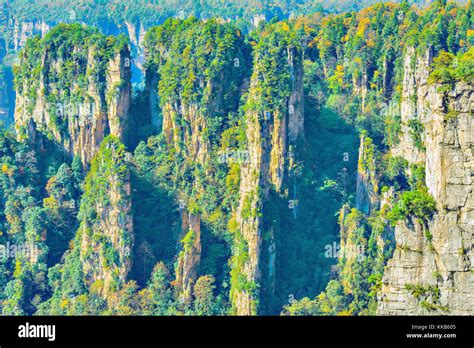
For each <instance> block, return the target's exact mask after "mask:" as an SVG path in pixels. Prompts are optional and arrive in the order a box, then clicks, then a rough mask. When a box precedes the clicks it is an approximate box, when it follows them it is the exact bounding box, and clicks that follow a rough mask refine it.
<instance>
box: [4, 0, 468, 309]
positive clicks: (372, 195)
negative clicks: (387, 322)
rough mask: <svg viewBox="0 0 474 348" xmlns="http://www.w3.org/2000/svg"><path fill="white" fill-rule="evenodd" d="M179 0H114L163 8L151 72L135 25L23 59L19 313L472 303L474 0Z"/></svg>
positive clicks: (12, 149)
mask: <svg viewBox="0 0 474 348" xmlns="http://www.w3.org/2000/svg"><path fill="white" fill-rule="evenodd" d="M169 3H171V2H166V1H165V2H161V1H156V2H154V1H151V2H150V1H148V2H146V4H145V3H144V4H142V3H141V2H137V3H134V5H131V6H129V7H127V9H126V10H124V9H123V6H124V5H122V4H121V3H120V4H119V3H115V2H110V1H109V2H107V1H105V2H98V4H97V8H101V7H102V6H105V7H107V8H108V9H111V10H112V11H109V12H107V14H108V15H110V16H125V17H126V18H124V20H130V21H134V20H136V19H137V18H142V17H141V12H142V11H145V12H146V11H151V12H152V13H153V14H154V15H153V16H158V17H159V18H158V17H157V18H155V17H153V16H151V17H149V16H148V17H146V18H147V20H149V23H147V26H148V27H149V28H148V29H147V30H146V35H144V37H143V38H142V43H141V44H140V47H141V48H140V49H141V50H143V54H144V61H143V64H142V65H141V69H142V70H143V74H144V83H143V85H142V87H141V88H133V89H132V86H131V78H132V75H133V73H134V72H133V70H132V71H131V64H130V62H131V60H132V59H133V58H134V57H133V55H134V52H135V51H134V50H133V49H131V45H132V43H131V42H130V40H129V38H127V37H126V36H124V35H117V36H115V35H109V36H108V35H106V34H103V33H101V31H100V30H99V29H95V28H92V27H89V26H85V25H80V24H59V25H58V26H56V27H54V28H53V29H52V30H50V31H49V32H48V33H47V34H46V35H44V36H43V37H40V36H36V37H33V38H29V39H28V40H27V41H26V42H25V44H24V46H23V48H22V49H21V51H20V53H19V54H18V58H17V63H16V65H15V66H14V68H13V73H14V75H15V91H16V95H17V101H16V106H15V122H14V125H12V126H11V127H6V126H5V127H2V128H1V134H0V152H1V163H0V166H1V167H0V169H1V170H0V196H1V199H0V207H1V209H0V245H3V246H5V247H4V248H3V249H2V250H3V251H6V248H7V247H8V248H10V247H11V246H27V250H26V251H25V252H18V253H16V254H15V255H13V256H12V255H11V253H9V254H8V255H6V253H4V255H3V256H4V257H3V258H0V289H1V290H0V309H1V312H2V314H4V315H32V314H39V315H50V314H53V315H86V314H87V315H90V314H94V315H95V314H97V315H117V314H118V315H233V314H237V315H268V314H270V315H280V314H281V315H374V314H396V313H397V310H399V304H398V303H397V300H396V299H394V298H395V297H394V296H395V295H393V294H403V296H406V298H407V299H408V300H406V301H405V302H406V304H404V305H405V306H407V308H408V311H409V312H410V314H460V313H461V314H470V313H472V311H473V308H472V305H473V303H474V302H473V301H471V302H470V304H469V305H465V306H461V305H460V301H458V300H457V299H458V298H466V296H467V298H470V297H469V296H474V294H473V293H472V287H471V285H472V284H474V279H473V274H474V273H473V266H472V265H471V263H470V262H469V260H471V259H472V257H473V256H472V253H473V251H472V245H470V244H468V241H469V231H470V230H469V221H471V225H472V218H473V216H472V208H470V207H471V206H472V205H471V204H472V200H473V198H472V197H473V196H472V189H473V185H472V181H471V180H472V179H471V178H472V175H471V174H470V173H471V172H470V170H471V169H472V168H473V166H472V163H473V162H474V159H473V158H472V151H471V150H472V143H473V139H472V127H473V103H474V102H473V101H472V98H473V97H472V90H473V88H472V86H473V80H474V48H473V45H474V17H473V14H474V7H473V6H472V3H471V1H469V2H468V3H467V4H466V3H464V4H463V3H455V2H449V3H446V2H445V1H442V0H440V1H436V2H434V3H432V4H430V5H429V6H427V7H426V8H418V7H417V6H416V5H412V4H409V3H407V2H405V1H404V2H402V3H399V4H394V3H378V4H375V5H373V6H371V7H368V8H364V9H359V8H357V10H358V11H354V12H344V13H340V14H329V13H323V12H316V10H318V9H316V8H315V9H313V8H312V7H305V4H304V3H303V2H301V3H300V2H297V3H295V4H293V3H290V2H282V3H281V4H280V3H278V4H276V3H275V6H269V5H268V4H266V3H265V4H262V6H263V5H265V6H264V8H266V9H268V11H270V12H271V11H274V12H275V11H276V12H278V14H276V15H274V17H275V18H274V19H273V20H271V21H263V22H261V23H260V24H258V25H257V26H249V25H242V22H241V21H240V20H248V19H251V18H252V16H253V15H254V13H253V12H252V7H246V6H244V4H242V5H239V6H237V5H235V4H234V5H229V8H227V7H220V6H217V5H216V4H217V2H216V4H214V2H210V3H209V4H207V6H208V7H206V8H197V7H196V6H197V5H195V3H194V2H190V3H189V4H184V5H183V6H184V8H186V9H188V8H189V11H190V12H191V13H187V12H186V13H185V16H184V17H188V15H189V14H195V15H196V16H197V17H194V16H192V17H188V18H183V19H180V18H168V17H171V16H173V15H175V13H168V12H166V11H165V12H163V11H158V10H157V9H160V8H165V7H166V6H167V5H169ZM188 5H189V6H188ZM3 6H11V4H10V3H9V2H4V4H3ZM42 6H43V7H44V6H45V5H44V4H42V3H41V2H39V3H36V4H34V5H32V4H29V3H28V2H23V1H22V2H19V3H18V4H17V5H16V9H15V11H17V12H16V13H17V15H19V14H21V13H23V11H26V12H25V13H28V15H30V13H31V11H33V13H34V14H35V15H34V16H38V18H39V17H41V19H43V20H48V18H45V17H44V16H52V18H53V17H54V15H55V12H54V11H55V10H56V9H57V8H56V6H55V5H51V11H49V12H44V11H43V7H42ZM90 6H92V4H91V3H90V2H88V1H83V2H80V4H77V6H74V9H75V16H79V17H80V18H82V17H83V16H86V15H87V14H91V13H92V12H91V11H89V10H88V9H89V7H90ZM341 6H342V5H341ZM257 7H258V6H257ZM94 8H96V7H94ZM166 8H168V7H166ZM169 8H173V7H171V6H170V7H169ZM236 8H237V10H236ZM290 8H295V9H296V10H295V11H291V10H290ZM270 9H271V10H270ZM82 10H84V14H82V12H81V11H82ZM114 11H116V12H114ZM169 11H171V10H169ZM227 11H229V12H227ZM234 11H237V12H234ZM290 11H291V12H292V16H291V18H288V19H284V18H286V17H288V15H289V12H290ZM276 12H275V13H276ZM103 13H105V12H103ZM259 13H261V12H259V11H257V12H256V14H259ZM272 13H273V12H272ZM204 14H206V15H204ZM160 16H161V17H160ZM234 16H236V17H238V18H239V19H237V20H229V21H227V20H223V19H222V18H225V19H227V18H233V17H234ZM272 16H273V15H272ZM211 17H217V18H211ZM270 17H271V16H270ZM31 18H32V17H31ZM35 18H36V17H35ZM165 18H168V19H165ZM202 18H206V20H202ZM88 20H89V19H88ZM95 20H96V19H93V20H92V21H95ZM100 21H101V18H99V17H98V18H97V23H100ZM157 22H158V23H162V24H160V25H158V26H152V25H153V24H155V23H157ZM96 26H98V27H99V28H100V25H96ZM0 88H1V85H0ZM0 91H1V90H0ZM0 97H1V94H0ZM469 151H471V155H469ZM451 168H453V169H451ZM471 227H472V226H471ZM448 232H449V233H448ZM2 250H0V251H2ZM0 256H2V255H1V254H0ZM407 260H408V261H407ZM411 263H413V267H412V264H411ZM408 264H409V266H407V265H408ZM432 264H433V265H434V266H432ZM417 267H420V268H422V269H423V272H418V273H416V274H415V275H413V276H412V273H411V272H413V269H415V268H417ZM423 267H424V268H423ZM420 274H422V275H420ZM469 289H470V290H469ZM397 296H398V295H397ZM467 302H469V301H467Z"/></svg>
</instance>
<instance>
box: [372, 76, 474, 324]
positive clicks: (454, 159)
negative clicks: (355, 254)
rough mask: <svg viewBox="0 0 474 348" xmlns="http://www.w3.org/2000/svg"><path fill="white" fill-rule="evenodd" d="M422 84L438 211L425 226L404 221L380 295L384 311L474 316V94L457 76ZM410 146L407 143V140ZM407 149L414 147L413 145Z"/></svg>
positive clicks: (430, 183)
mask: <svg viewBox="0 0 474 348" xmlns="http://www.w3.org/2000/svg"><path fill="white" fill-rule="evenodd" d="M440 87H441V86H440V85H426V86H423V88H418V91H417V93H418V98H419V99H418V105H419V108H418V110H422V112H421V113H420V111H419V112H418V115H419V116H420V119H421V121H422V123H423V126H424V134H423V135H424V139H425V146H426V155H425V154H423V155H420V156H418V155H416V156H407V159H409V160H412V161H413V160H418V159H420V158H425V161H424V163H425V165H426V185H427V187H428V190H429V192H430V194H431V195H432V196H433V197H434V198H435V200H436V205H437V213H436V214H435V215H434V217H433V219H432V220H431V221H429V222H428V223H427V224H426V225H424V224H423V223H420V222H418V221H414V222H413V224H409V223H408V222H399V223H398V225H397V226H396V227H395V239H396V244H397V248H396V250H395V252H394V255H393V257H392V259H391V260H390V261H389V262H388V265H387V268H386V271H385V274H384V277H383V286H382V291H381V295H380V299H379V307H378V314H383V315H386V314H388V315H426V314H447V315H469V314H470V315H472V314H474V294H473V292H472V289H473V288H474V251H473V241H474V226H473V221H474V195H473V189H474V185H473V173H474V171H473V169H474V157H473V152H472V149H473V144H474V118H473V112H474V93H473V85H472V83H470V84H469V83H465V82H458V83H456V84H455V85H454V88H453V89H452V90H451V91H450V92H447V93H442V92H440V89H441V88H440ZM402 144H403V143H402ZM405 145H407V147H406V148H405V149H404V150H403V153H407V154H408V153H409V152H410V151H411V147H410V146H409V143H408V144H406V143H405Z"/></svg>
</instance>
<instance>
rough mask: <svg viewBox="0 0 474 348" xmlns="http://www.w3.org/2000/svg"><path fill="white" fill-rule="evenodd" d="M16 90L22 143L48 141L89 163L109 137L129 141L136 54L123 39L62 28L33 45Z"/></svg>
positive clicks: (18, 70)
mask: <svg viewBox="0 0 474 348" xmlns="http://www.w3.org/2000/svg"><path fill="white" fill-rule="evenodd" d="M15 86H16V93H17V100H16V106H15V127H16V130H17V134H18V137H19V138H20V139H24V138H25V137H28V138H32V141H33V142H41V136H46V137H47V138H49V139H50V140H53V141H55V142H56V143H58V144H59V147H60V148H61V149H64V150H65V152H66V153H67V154H68V155H69V156H73V155H77V156H79V157H80V158H81V159H82V162H83V163H84V164H86V163H88V162H89V161H90V160H91V159H92V157H93V156H94V154H95V153H96V152H97V150H98V148H99V145H100V142H101V141H102V140H103V139H104V138H105V137H106V136H107V135H108V134H112V135H115V136H117V137H118V138H119V139H121V140H122V141H126V139H127V131H128V129H127V127H128V121H127V120H128V113H129V107H130V53H129V50H128V46H127V44H126V42H125V40H124V38H123V37H119V38H113V37H109V38H107V37H105V36H103V35H101V34H99V33H98V32H97V31H96V30H93V29H86V28H83V27H82V26H80V25H69V26H68V25H60V26H58V27H56V28H55V29H54V30H52V31H51V32H49V33H48V34H47V35H46V37H45V38H44V39H39V38H35V39H32V40H30V41H28V42H27V45H26V48H25V49H24V50H23V51H22V53H21V55H20V58H19V62H18V65H17V66H16V67H15ZM37 133H39V134H37Z"/></svg>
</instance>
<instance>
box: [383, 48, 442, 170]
mask: <svg viewBox="0 0 474 348" xmlns="http://www.w3.org/2000/svg"><path fill="white" fill-rule="evenodd" d="M432 58H433V57H432V52H431V50H430V49H428V50H427V51H426V52H425V54H424V55H422V56H417V55H416V54H415V48H413V47H408V48H407V51H406V53H405V57H404V60H403V71H404V74H403V82H402V100H401V105H400V115H401V121H402V132H401V137H400V143H399V145H398V146H395V147H394V148H393V149H392V154H393V155H394V156H401V157H403V158H405V159H406V160H407V161H408V162H409V163H421V162H424V161H425V152H424V151H423V149H422V148H421V146H420V144H416V137H417V136H419V137H420V141H423V137H424V134H423V133H422V132H419V129H417V128H415V127H416V125H417V123H418V122H417V121H419V120H420V115H422V114H423V113H424V110H425V108H426V106H425V99H424V95H425V94H426V89H427V84H428V75H429V72H430V64H431V62H432Z"/></svg>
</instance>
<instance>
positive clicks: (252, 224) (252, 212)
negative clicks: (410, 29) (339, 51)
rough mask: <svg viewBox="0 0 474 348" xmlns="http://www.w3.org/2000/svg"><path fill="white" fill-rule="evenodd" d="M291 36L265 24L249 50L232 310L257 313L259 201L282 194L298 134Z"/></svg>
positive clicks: (296, 60) (297, 78) (299, 90)
mask: <svg viewBox="0 0 474 348" xmlns="http://www.w3.org/2000/svg"><path fill="white" fill-rule="evenodd" d="M292 35H294V33H291V32H290V31H289V28H288V27H285V24H282V25H275V26H271V27H269V28H267V29H266V31H264V32H263V33H262V39H261V41H260V42H258V44H257V46H256V49H255V53H254V71H253V75H252V78H251V82H250V89H249V93H248V99H247V101H246V105H245V107H244V109H245V127H246V137H247V148H248V153H249V161H248V163H243V164H242V165H241V179H240V189H239V196H240V200H239V207H238V209H237V214H236V223H237V226H238V229H237V230H236V231H235V232H234V234H235V237H234V238H235V243H236V247H235V252H234V255H233V259H232V271H231V277H232V279H231V295H230V296H231V301H232V305H233V310H234V311H235V314H238V315H255V314H257V313H258V301H259V287H260V278H261V272H262V270H261V267H262V265H261V260H260V257H261V255H260V254H261V249H262V235H263V233H264V231H263V228H262V227H263V226H262V211H263V205H264V204H265V203H266V201H267V200H268V199H269V194H270V190H273V191H275V192H276V193H278V194H283V186H284V184H285V180H286V179H287V176H288V175H289V173H290V171H291V170H292V167H291V166H292V164H294V163H292V162H291V159H290V160H288V158H287V155H288V153H289V146H290V145H291V144H294V143H295V142H296V140H297V139H298V137H302V136H303V134H302V129H303V112H304V111H303V110H304V109H303V108H304V106H303V100H302V97H303V84H302V79H303V76H302V60H301V59H302V58H301V49H300V48H299V47H298V42H297V40H296V37H295V36H292ZM275 45H276V46H275ZM265 232H266V233H270V235H272V234H273V233H272V231H268V232H267V231H265Z"/></svg>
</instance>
